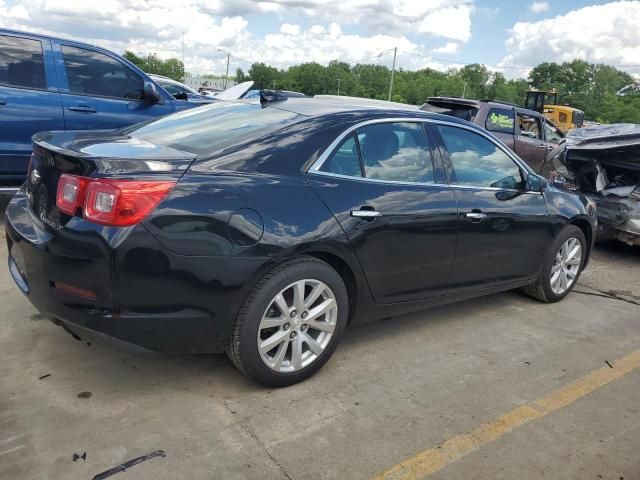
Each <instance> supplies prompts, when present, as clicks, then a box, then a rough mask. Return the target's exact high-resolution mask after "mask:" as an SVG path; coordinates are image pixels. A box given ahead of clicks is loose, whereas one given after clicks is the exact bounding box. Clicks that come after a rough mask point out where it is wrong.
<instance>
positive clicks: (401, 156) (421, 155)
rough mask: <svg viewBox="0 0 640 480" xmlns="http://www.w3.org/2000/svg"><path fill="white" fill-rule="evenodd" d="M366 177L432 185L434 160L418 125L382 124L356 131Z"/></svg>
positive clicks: (422, 131)
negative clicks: (430, 183) (429, 183)
mask: <svg viewBox="0 0 640 480" xmlns="http://www.w3.org/2000/svg"><path fill="white" fill-rule="evenodd" d="M357 135H358V142H359V144H360V153H361V155H362V163H363V166H364V173H365V177H367V178H373V179H378V180H393V181H400V182H419V183H425V182H433V181H434V174H433V160H432V158H431V151H430V149H429V146H428V145H427V138H426V136H425V134H424V130H423V129H422V124H421V123H410V122H407V123H381V124H375V125H367V126H365V127H362V128H359V129H358V130H357Z"/></svg>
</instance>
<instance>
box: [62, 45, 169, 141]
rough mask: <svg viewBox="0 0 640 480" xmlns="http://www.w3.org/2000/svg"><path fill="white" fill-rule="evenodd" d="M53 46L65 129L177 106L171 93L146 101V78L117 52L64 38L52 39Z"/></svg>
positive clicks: (137, 118)
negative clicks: (81, 45)
mask: <svg viewBox="0 0 640 480" xmlns="http://www.w3.org/2000/svg"><path fill="white" fill-rule="evenodd" d="M53 49H54V54H55V55H56V65H57V69H58V73H59V75H60V77H61V78H60V83H61V97H62V105H63V109H64V123H65V130H90V129H112V128H120V127H124V126H126V125H131V124H134V123H138V122H142V121H145V120H148V119H151V118H154V117H160V116H162V115H166V114H168V113H171V112H172V111H173V110H174V106H173V105H174V103H173V101H172V100H171V99H170V98H168V97H166V98H163V101H162V102H157V103H150V102H147V101H145V100H144V98H143V88H144V81H145V79H144V78H143V77H142V76H141V75H140V74H139V73H138V72H136V71H135V70H133V69H132V68H130V67H129V66H128V65H126V64H125V63H124V62H122V61H121V60H119V59H118V58H117V57H116V56H115V55H114V56H110V55H107V54H106V53H105V52H102V51H98V50H94V49H91V48H90V47H86V48H85V47H78V46H74V45H67V44H65V43H64V42H60V43H59V42H53ZM159 93H160V95H162V96H163V97H164V96H165V94H164V92H161V91H159Z"/></svg>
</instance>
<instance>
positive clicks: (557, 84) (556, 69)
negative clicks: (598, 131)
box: [529, 60, 640, 123]
mask: <svg viewBox="0 0 640 480" xmlns="http://www.w3.org/2000/svg"><path fill="white" fill-rule="evenodd" d="M529 82H530V83H531V86H532V87H534V88H537V89H540V90H550V89H553V88H555V89H556V90H557V91H558V93H559V94H560V95H559V97H560V98H559V103H561V104H563V105H569V106H571V107H575V108H579V109H580V110H584V112H585V117H586V118H587V119H590V120H595V121H597V122H601V123H616V122H630V123H640V96H638V95H637V94H636V95H633V94H631V95H628V96H624V97H622V96H618V95H616V92H618V91H619V90H620V89H621V88H622V87H624V86H626V85H629V84H632V83H634V79H633V77H632V76H631V75H629V74H628V73H626V72H623V71H620V70H617V69H616V68H614V67H612V66H609V65H604V64H593V63H587V62H585V61H584V60H573V61H571V62H564V63H562V64H557V63H541V64H540V65H538V66H537V67H535V68H534V69H533V70H531V73H530V74H529Z"/></svg>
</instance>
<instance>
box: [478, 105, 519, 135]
mask: <svg viewBox="0 0 640 480" xmlns="http://www.w3.org/2000/svg"><path fill="white" fill-rule="evenodd" d="M514 117H515V116H514V114H513V110H507V109H506V108H492V109H491V110H489V115H487V121H486V122H485V128H486V129H487V130H489V131H490V132H500V133H513V126H514V125H515V123H516V122H515V118H514Z"/></svg>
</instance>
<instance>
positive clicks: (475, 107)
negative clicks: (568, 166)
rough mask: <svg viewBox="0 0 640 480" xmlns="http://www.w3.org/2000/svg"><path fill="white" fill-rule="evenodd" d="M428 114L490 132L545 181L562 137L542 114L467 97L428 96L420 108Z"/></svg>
mask: <svg viewBox="0 0 640 480" xmlns="http://www.w3.org/2000/svg"><path fill="white" fill-rule="evenodd" d="M420 109H421V110H425V111H428V112H436V113H443V114H445V115H451V116H454V117H458V118H462V119H464V120H467V121H469V122H472V123H475V124H476V125H479V126H481V127H482V128H484V129H486V130H488V131H490V132H491V133H493V134H494V135H495V136H496V137H498V138H499V139H500V140H502V142H504V144H505V145H507V146H508V147H509V148H510V149H511V150H513V151H514V152H515V153H516V154H517V155H518V156H519V157H520V158H522V159H523V160H524V161H525V162H527V164H529V166H530V167H531V168H533V169H534V170H535V172H536V173H538V174H540V175H543V176H545V177H547V178H548V175H549V170H550V168H551V167H550V162H549V161H548V159H550V158H553V153H552V152H555V151H556V150H557V149H558V148H559V146H560V144H561V143H562V142H564V134H563V133H562V132H561V131H560V130H559V129H558V128H557V127H556V126H555V125H554V124H553V123H551V122H550V121H549V120H547V119H546V118H545V117H544V115H542V114H540V113H538V112H536V111H534V110H527V109H525V108H520V107H517V106H515V105H511V104H508V103H499V102H482V101H480V100H472V99H468V98H457V97H429V99H428V100H427V102H426V103H425V104H424V105H422V106H421V107H420Z"/></svg>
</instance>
